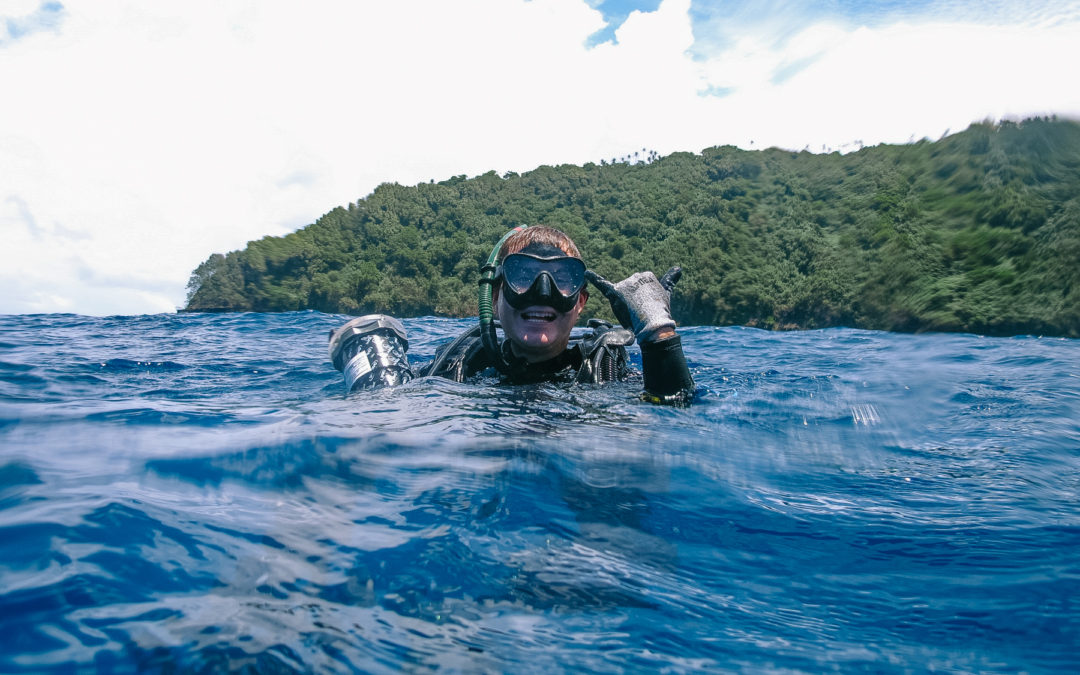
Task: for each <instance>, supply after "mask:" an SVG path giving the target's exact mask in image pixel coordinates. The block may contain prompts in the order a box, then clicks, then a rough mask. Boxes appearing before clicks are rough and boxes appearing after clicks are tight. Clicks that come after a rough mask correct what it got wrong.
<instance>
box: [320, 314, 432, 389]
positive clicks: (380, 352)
mask: <svg viewBox="0 0 1080 675" xmlns="http://www.w3.org/2000/svg"><path fill="white" fill-rule="evenodd" d="M407 351H409V340H408V338H407V337H406V335H405V327H404V326H402V325H401V322H400V321H398V320H397V319H395V318H394V317H392V316H386V315H385V314H368V315H367V316H361V317H357V318H355V319H353V320H351V321H349V322H348V323H346V324H345V325H344V326H342V327H341V328H338V329H337V330H335V331H331V333H330V345H329V352H330V360H331V361H332V362H333V364H334V368H336V369H338V370H340V371H341V372H342V373H343V374H344V375H345V390H346V391H347V392H353V391H359V390H361V389H377V388H380V387H392V386H395V385H398V384H404V383H406V382H408V381H409V380H411V379H412V378H413V372H412V369H411V368H410V367H409V358H408V357H407V356H406V355H405V353H406V352H407Z"/></svg>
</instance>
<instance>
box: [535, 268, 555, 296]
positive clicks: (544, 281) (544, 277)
mask: <svg viewBox="0 0 1080 675" xmlns="http://www.w3.org/2000/svg"><path fill="white" fill-rule="evenodd" d="M536 292H537V295H539V296H540V297H542V298H550V297H553V296H554V295H555V288H554V287H553V285H552V282H551V275H549V274H548V273H547V272H541V273H540V276H539V277H537V278H536Z"/></svg>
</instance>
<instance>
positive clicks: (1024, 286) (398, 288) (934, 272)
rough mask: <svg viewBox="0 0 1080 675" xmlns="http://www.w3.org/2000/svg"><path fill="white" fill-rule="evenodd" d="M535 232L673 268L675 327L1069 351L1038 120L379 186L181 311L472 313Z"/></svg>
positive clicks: (1043, 123) (251, 259)
mask: <svg viewBox="0 0 1080 675" xmlns="http://www.w3.org/2000/svg"><path fill="white" fill-rule="evenodd" d="M536 223H543V224H548V225H552V226H555V227H558V228H560V229H562V230H564V231H566V232H567V233H568V234H569V235H570V236H571V237H573V238H574V240H575V241H576V242H577V244H578V246H579V247H580V248H581V250H582V253H583V255H584V257H585V259H586V262H587V263H588V264H589V266H590V267H591V268H592V269H594V270H596V271H597V272H598V273H600V274H602V275H603V276H605V277H608V278H609V279H613V280H617V279H620V278H623V277H625V276H628V275H630V274H632V273H633V272H636V271H640V270H645V269H652V270H654V271H656V272H657V274H659V273H661V272H663V271H664V270H665V269H667V268H668V267H669V266H671V265H675V264H679V265H682V266H683V268H684V270H685V274H684V276H683V280H682V281H681V282H680V284H679V286H678V288H677V289H676V293H675V298H674V302H673V309H674V313H675V318H676V319H677V320H678V321H679V322H680V323H682V324H687V325H700V324H716V325H728V324H745V325H753V326H760V327H767V328H816V327H825V326H841V325H842V326H856V327H864V328H876V329H886V330H899V331H922V330H935V331H972V332H978V333H985V334H993V335H1007V334H1020V333H1034V334H1047V335H1066V336H1071V337H1078V336H1080V124H1077V123H1076V122H1072V121H1063V120H1056V119H1053V120H1052V119H1033V120H1026V121H1024V122H1020V123H1013V122H1002V123H1000V124H991V123H981V124H976V125H973V126H971V127H970V128H968V129H967V130H966V131H964V132H962V133H958V134H955V135H952V136H948V137H945V138H943V139H941V140H939V141H937V142H930V141H925V140H924V141H921V142H918V143H914V144H910V145H900V146H876V147H871V148H865V149H863V150H860V151H858V152H855V153H851V154H846V155H841V154H839V153H833V154H828V155H815V154H811V153H809V152H790V151H785V150H778V149H769V150H763V151H746V150H740V149H738V148H734V147H730V146H724V147H715V148H709V149H706V150H704V151H702V152H701V153H700V154H691V153H675V154H672V155H669V156H666V157H662V158H659V159H656V160H655V161H651V162H648V163H636V164H628V163H621V162H617V163H613V164H607V163H606V162H605V163H601V164H599V165H597V164H591V163H590V164H586V165H585V166H572V165H564V166H557V167H550V166H542V167H540V168H538V169H535V170H533V171H529V172H528V173H524V174H520V175H519V174H515V173H508V174H506V175H504V176H498V175H496V174H495V173H494V172H489V173H487V174H484V175H482V176H477V177H475V178H465V177H464V176H458V177H454V178H451V179H449V180H444V181H441V182H437V183H422V184H420V185H416V186H412V187H406V186H402V185H397V184H384V185H381V186H379V187H378V188H377V189H376V190H375V191H374V192H373V193H372V194H371V195H369V196H368V197H366V198H364V199H361V200H360V201H358V202H356V203H354V204H349V205H348V206H347V207H340V208H335V209H334V210H332V211H330V212H329V213H327V214H326V215H324V216H323V217H322V218H320V219H319V220H318V221H317V222H315V223H314V224H312V225H309V226H308V227H305V228H303V229H302V230H300V231H298V232H295V233H292V234H289V235H287V236H285V237H266V238H263V239H261V240H259V241H253V242H250V243H249V244H248V245H247V248H245V249H243V250H242V251H233V252H230V253H228V254H225V255H221V254H217V253H215V254H214V255H212V256H210V258H209V259H208V260H206V262H204V263H202V264H201V265H200V266H199V267H198V268H197V269H196V270H195V271H194V273H193V274H192V276H191V281H190V282H189V285H188V290H189V296H188V305H187V308H186V309H187V310H190V311H285V310H297V309H305V308H311V309H318V310H322V311H326V312H343V313H352V314H357V313H368V312H386V313H389V314H393V315H395V316H398V317H408V316H420V315H429V314H436V315H451V316H464V315H472V314H475V313H476V309H477V308H476V282H477V278H478V275H479V271H478V270H479V267H480V264H481V263H482V262H483V260H484V259H485V258H486V256H487V254H488V253H489V252H490V250H491V247H492V246H493V245H494V243H495V242H496V241H497V240H498V238H499V237H500V236H501V235H502V234H503V233H504V232H505V231H506V230H507V229H509V228H511V227H513V226H515V225H519V224H536ZM589 305H590V306H589V308H587V310H586V313H585V314H584V316H594V315H595V316H610V311H609V310H608V308H607V307H606V303H604V302H602V299H601V297H600V294H599V293H593V297H592V298H591V299H590V300H589Z"/></svg>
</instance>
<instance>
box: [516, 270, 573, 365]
mask: <svg viewBox="0 0 1080 675" xmlns="http://www.w3.org/2000/svg"><path fill="white" fill-rule="evenodd" d="M501 290H502V289H500V288H497V289H495V293H496V295H497V296H498V297H497V298H496V300H495V312H496V316H498V317H499V322H500V323H501V324H502V329H503V333H504V334H505V335H506V339H507V340H509V341H510V349H511V350H512V351H513V353H514V355H515V356H517V357H520V358H523V359H525V360H526V361H528V362H529V363H538V362H540V361H547V360H548V359H551V358H555V357H556V356H558V355H559V354H561V353H562V351H563V350H564V349H566V345H567V343H568V342H569V341H570V330H571V329H572V328H573V327H574V324H576V323H577V320H578V315H580V314H581V310H582V309H584V308H585V301H586V300H588V297H589V296H588V293H585V292H584V291H582V292H581V293H580V294H579V295H578V299H577V302H576V303H574V306H573V307H572V308H571V309H570V310H568V311H566V312H559V311H557V310H556V309H555V308H554V307H546V306H543V305H530V306H528V307H525V308H523V309H514V308H513V307H511V306H510V305H509V304H508V303H507V302H506V298H505V297H504V294H503V293H501V292H500V291H501Z"/></svg>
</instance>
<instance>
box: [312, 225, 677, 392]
mask: <svg viewBox="0 0 1080 675" xmlns="http://www.w3.org/2000/svg"><path fill="white" fill-rule="evenodd" d="M681 275H682V270H681V269H680V268H678V267H673V268H671V269H670V270H668V272H667V273H666V274H664V275H663V276H662V277H661V278H660V279H657V278H656V275H654V274H653V273H652V272H638V273H637V274H634V275H633V276H631V277H629V278H628V279H625V280H623V281H621V282H619V283H617V284H613V283H611V282H610V281H608V280H606V279H604V278H603V277H601V276H600V275H598V274H596V273H595V272H593V271H592V270H588V269H586V267H585V262H584V261H583V260H582V259H581V254H580V252H579V251H578V248H577V246H576V245H575V244H574V242H573V241H572V240H571V239H570V237H568V236H567V235H566V234H564V233H563V232H560V231H559V230H556V229H554V228H551V227H546V226H533V227H529V226H521V227H517V228H514V229H513V230H511V231H510V232H508V233H507V234H506V235H504V236H503V238H502V239H501V240H500V241H499V243H498V244H496V245H495V248H494V249H493V250H492V252H491V256H490V257H489V258H488V261H487V264H485V265H484V266H483V267H482V268H481V278H480V295H479V307H480V312H479V314H480V322H479V325H478V326H476V327H474V328H472V329H471V330H468V331H466V332H465V333H463V334H462V335H460V336H458V337H457V338H455V339H454V340H453V341H451V342H450V343H448V344H446V345H444V346H442V347H440V348H439V349H438V350H437V351H436V353H435V358H434V359H433V360H432V361H430V362H429V363H426V364H424V365H422V366H420V367H418V368H417V369H416V371H415V372H414V371H413V369H412V368H411V367H410V366H409V361H408V358H407V356H406V354H405V353H406V351H407V350H408V345H409V343H408V338H407V337H406V334H405V329H404V327H403V326H402V325H401V322H399V321H398V320H397V319H394V318H393V317H390V316H386V315H382V314H371V315H368V316H362V317H358V318H356V319H353V320H351V321H349V322H348V323H346V324H345V325H344V326H342V327H341V328H338V329H337V330H334V331H331V333H330V345H329V351H330V360H331V361H332V362H333V364H334V367H335V368H336V369H338V370H340V371H342V372H343V373H344V376H345V387H346V390H347V391H349V392H352V391H357V390H360V389H373V388H377V387H383V386H393V385H397V384H403V383H405V382H408V381H409V380H411V379H412V378H413V377H414V376H416V377H423V376H427V375H436V376H439V377H445V378H448V379H451V380H454V381H456V382H463V381H465V380H467V379H469V378H472V377H474V376H476V375H480V374H494V373H493V372H492V371H493V370H494V371H496V372H497V373H498V374H499V376H500V378H501V379H502V380H503V381H504V382H506V383H509V384H527V383H535V382H579V383H592V384H603V383H606V382H610V381H620V380H625V379H627V378H628V377H629V376H630V374H631V371H630V366H629V357H628V356H627V353H626V347H627V346H628V345H630V344H632V343H634V342H635V341H636V342H637V343H638V345H639V346H640V348H641V361H642V370H643V376H644V389H645V391H644V393H643V398H645V399H647V400H650V401H653V402H657V403H673V404H681V403H688V402H689V401H690V399H691V398H692V397H693V393H694V381H693V378H692V377H691V376H690V370H689V369H688V368H687V365H686V357H685V356H684V355H683V350H682V341H681V338H680V337H679V335H678V334H677V333H676V332H675V321H674V320H673V319H672V318H671V291H672V289H673V288H674V286H675V284H676V282H678V280H679V277H680V276H681ZM586 281H589V282H591V283H592V284H593V285H594V286H595V287H596V288H597V289H598V290H599V291H600V292H601V294H603V295H604V297H605V298H606V299H607V300H608V302H609V303H610V304H611V308H612V311H613V312H614V314H615V317H616V318H617V319H618V321H619V323H620V324H621V327H615V326H612V325H611V324H609V323H607V322H605V321H600V320H597V319H591V320H590V321H589V323H588V326H589V328H590V329H591V330H590V332H588V333H586V334H585V335H583V336H581V337H576V338H574V339H571V335H570V332H571V329H573V327H574V325H575V324H576V323H577V320H578V316H579V315H580V314H581V311H582V310H583V309H584V308H585V302H586V301H587V300H588V298H589V291H588V289H587V288H586ZM496 317H497V318H498V319H499V323H500V327H501V328H502V332H503V335H504V338H505V339H504V340H503V341H502V342H501V343H500V342H499V339H498V337H497V335H496V332H495V328H496V323H495V321H494V319H495V318H496Z"/></svg>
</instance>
